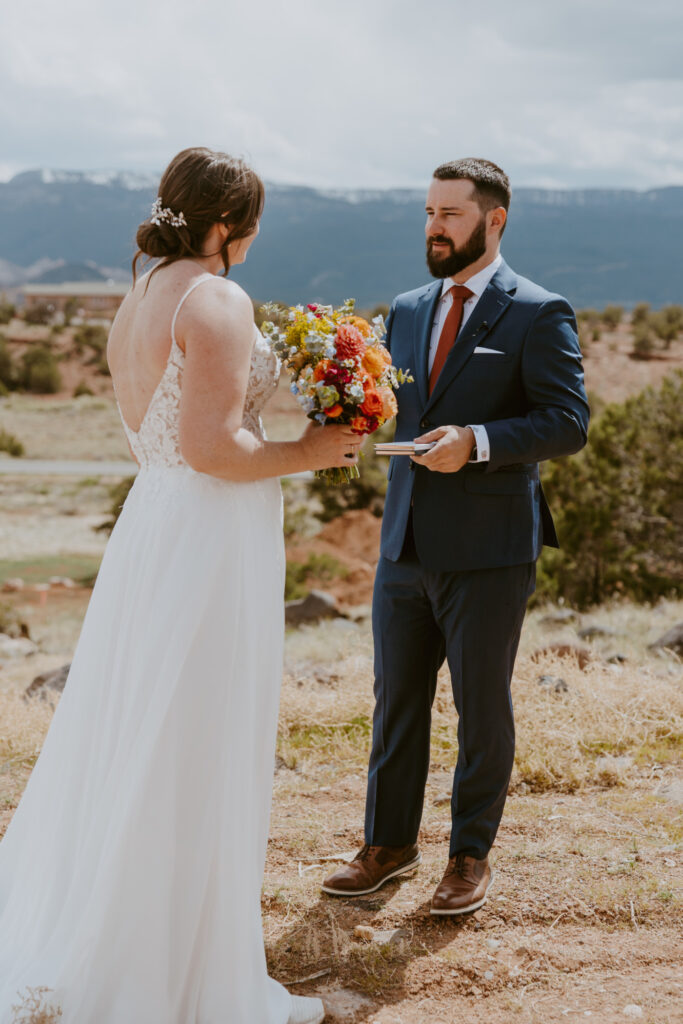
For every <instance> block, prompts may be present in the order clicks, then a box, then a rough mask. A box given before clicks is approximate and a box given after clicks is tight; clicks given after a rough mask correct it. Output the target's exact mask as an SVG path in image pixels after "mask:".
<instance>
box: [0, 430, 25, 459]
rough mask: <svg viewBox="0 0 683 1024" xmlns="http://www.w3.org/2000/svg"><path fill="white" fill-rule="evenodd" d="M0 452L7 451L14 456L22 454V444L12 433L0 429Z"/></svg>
mask: <svg viewBox="0 0 683 1024" xmlns="http://www.w3.org/2000/svg"><path fill="white" fill-rule="evenodd" d="M0 452H7V453H8V454H9V455H12V456H14V457H15V458H16V457H18V456H20V455H23V454H24V446H23V444H22V443H21V441H20V440H19V438H18V437H15V436H14V434H9V433H8V432H7V431H6V430H2V429H0Z"/></svg>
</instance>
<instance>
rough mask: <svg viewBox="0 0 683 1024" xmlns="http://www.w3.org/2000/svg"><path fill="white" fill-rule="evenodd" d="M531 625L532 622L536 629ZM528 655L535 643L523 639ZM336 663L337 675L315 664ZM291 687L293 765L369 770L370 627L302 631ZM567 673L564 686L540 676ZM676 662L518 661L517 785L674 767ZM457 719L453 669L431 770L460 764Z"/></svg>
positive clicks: (678, 696) (285, 740)
mask: <svg viewBox="0 0 683 1024" xmlns="http://www.w3.org/2000/svg"><path fill="white" fill-rule="evenodd" d="M532 628H533V627H532ZM525 646H526V647H527V651H528V645H525ZM324 660H327V661H332V662H333V663H334V676H335V677H336V679H337V680H338V681H336V682H335V681H334V678H332V679H331V681H328V680H326V679H325V676H324V674H321V673H320V672H318V676H319V678H316V670H315V665H316V664H318V663H320V662H321V661H324ZM288 667H289V672H288V673H287V674H286V676H285V683H284V688H283V699H282V710H281V719H280V723H281V727H280V741H279V753H280V756H281V757H282V758H283V759H284V761H285V762H286V763H287V764H288V765H289V766H290V767H297V766H298V767H301V768H302V769H304V770H305V769H306V768H307V767H309V766H312V765H314V764H325V763H330V762H332V763H334V764H336V765H340V764H343V765H345V766H346V767H348V768H349V769H351V768H357V769H360V768H362V767H364V765H365V764H366V763H367V755H368V752H369V743H370V733H371V720H372V708H373V700H372V662H371V640H370V635H369V630H368V628H367V627H365V628H358V627H356V628H354V627H351V626H348V624H344V625H343V626H341V628H340V626H339V625H338V624H335V623H332V624H326V625H322V626H320V627H317V628H316V629H315V630H308V631H306V632H303V633H299V634H298V635H297V636H296V637H293V638H292V641H291V643H290V646H289V666H288ZM541 675H549V676H552V677H554V678H556V679H562V680H563V681H564V683H565V684H566V687H567V691H566V692H555V690H554V688H553V687H552V686H547V685H542V684H540V683H539V682H538V680H539V677H540V676H541ZM680 684H681V674H680V673H679V672H678V671H677V665H676V663H675V661H674V660H673V659H671V660H669V661H668V662H667V661H664V660H662V659H661V658H656V657H654V656H652V657H646V656H644V655H643V657H642V658H641V660H640V661H639V662H638V663H632V664H631V663H626V664H624V665H616V664H605V662H604V661H602V660H598V659H596V660H595V661H592V662H590V663H589V664H588V665H587V666H586V668H585V669H583V670H582V669H581V668H580V667H579V664H578V661H577V659H576V658H575V657H572V656H569V657H559V656H557V655H555V654H553V653H550V654H547V655H545V656H543V658H542V659H540V660H537V659H536V658H535V657H534V656H533V655H532V654H531V653H526V654H522V655H521V656H520V658H519V659H518V662H517V667H516V671H515V677H514V681H513V696H514V702H515V715H516V721H517V755H516V759H515V772H514V776H513V789H514V790H517V789H519V788H521V789H522V791H524V790H525V788H528V789H531V790H533V791H543V790H555V791H558V792H574V791H575V790H577V789H579V788H581V787H583V786H586V785H599V786H613V785H617V784H619V783H620V782H621V781H623V780H625V779H626V778H627V777H628V776H629V774H632V773H633V772H637V770H638V769H639V768H641V767H646V766H647V765H652V764H661V765H668V764H672V763H674V762H676V761H677V760H680V758H681V754H682V753H683V691H682V688H681V685H680ZM456 727H457V720H456V716H455V712H454V709H453V701H452V697H451V693H450V680H449V676H448V671H447V669H446V668H444V669H443V670H442V672H441V673H440V676H439V685H438V689H437V695H436V699H435V702H434V712H433V723H432V751H431V764H432V769H433V770H436V771H439V770H449V771H450V770H452V769H453V768H454V766H455V760H456V757H457V737H456Z"/></svg>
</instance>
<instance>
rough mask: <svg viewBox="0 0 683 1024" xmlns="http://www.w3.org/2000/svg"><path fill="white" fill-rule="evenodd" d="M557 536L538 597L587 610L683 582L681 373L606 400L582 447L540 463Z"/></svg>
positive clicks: (672, 589)
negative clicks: (618, 400)
mask: <svg viewBox="0 0 683 1024" xmlns="http://www.w3.org/2000/svg"><path fill="white" fill-rule="evenodd" d="M543 487H544V490H545V492H546V494H547V497H548V501H549V502H550V505H551V507H552V508H553V511H554V514H555V517H556V522H557V527H558V533H559V535H560V543H561V544H562V548H561V549H560V550H559V551H557V550H553V549H546V550H545V551H544V553H543V556H542V558H541V560H540V562H539V572H538V586H537V596H538V598H539V599H544V598H548V599H551V600H557V599H558V598H564V600H565V601H566V602H568V603H569V604H571V605H572V606H573V607H575V608H580V609H582V608H587V607H589V606H591V605H594V604H599V603H600V602H602V601H605V600H607V599H608V598H611V597H614V596H618V595H621V596H624V597H629V598H631V599H632V600H635V601H655V600H657V598H659V597H661V596H663V595H680V594H681V592H682V590H683V565H682V564H681V558H680V553H681V551H682V550H683V373H681V372H677V373H675V374H674V375H673V376H672V377H669V378H667V379H666V380H665V381H664V382H663V384H662V386H661V387H660V388H659V390H658V391H655V390H653V389H651V388H648V389H646V390H645V391H643V392H641V393H640V394H639V395H637V396H635V397H634V398H630V399H629V400H628V401H626V402H624V403H623V404H617V403H614V404H611V405H607V406H606V407H605V409H604V411H603V413H602V415H601V416H600V417H599V418H598V419H596V420H595V421H594V424H593V426H592V427H591V429H590V433H589V440H588V445H587V447H586V448H585V449H583V451H581V452H579V453H578V454H577V455H574V456H570V457H569V458H564V459H557V460H555V461H554V462H552V463H549V464H548V465H547V467H545V468H544V473H543Z"/></svg>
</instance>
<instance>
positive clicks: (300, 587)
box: [285, 553, 347, 601]
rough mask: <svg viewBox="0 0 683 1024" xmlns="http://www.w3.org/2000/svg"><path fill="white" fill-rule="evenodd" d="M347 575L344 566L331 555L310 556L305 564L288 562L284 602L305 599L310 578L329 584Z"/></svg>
mask: <svg viewBox="0 0 683 1024" xmlns="http://www.w3.org/2000/svg"><path fill="white" fill-rule="evenodd" d="M346 575H347V569H346V568H345V566H343V565H342V564H341V562H338V561H337V559H336V558H333V557H332V555H327V554H315V553H313V554H310V555H309V556H308V558H307V559H306V561H305V562H294V561H291V562H290V561H288V562H287V567H286V570H285V601H295V600H297V599H298V598H301V597H305V596H306V594H307V593H308V592H309V590H310V587H309V586H307V583H308V581H309V580H310V578H311V577H313V578H314V579H315V580H317V581H320V582H323V583H325V582H329V581H330V580H333V579H338V578H340V577H344V576H346Z"/></svg>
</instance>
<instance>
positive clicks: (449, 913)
mask: <svg viewBox="0 0 683 1024" xmlns="http://www.w3.org/2000/svg"><path fill="white" fill-rule="evenodd" d="M495 877H496V876H495V872H493V871H492V872H491V879H490V881H489V884H488V885H487V887H486V892H485V893H484V895H483V896H482V898H481V899H480V900H477V902H476V903H470V904H469V906H467V907H458V909H457V910H435V909H434V907H432V908H430V911H429V913H430V914H433V915H434V917H456V916H457V915H458V914H471V913H473V912H474V911H475V910H479V909H480V907H483V906H484V904H485V903H486V901H487V899H488V898H489V893H490V891H491V886H492V885H493V879H494V878H495Z"/></svg>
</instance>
